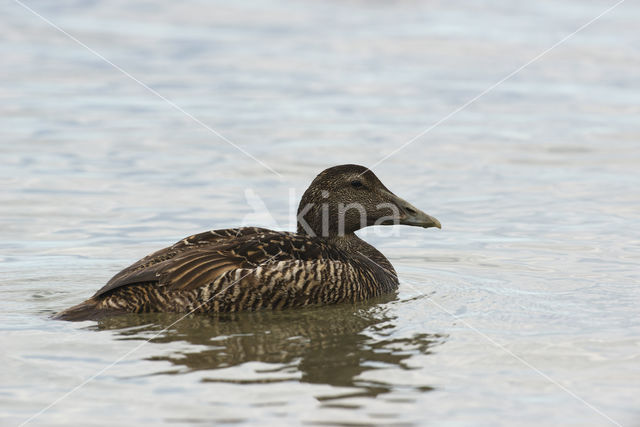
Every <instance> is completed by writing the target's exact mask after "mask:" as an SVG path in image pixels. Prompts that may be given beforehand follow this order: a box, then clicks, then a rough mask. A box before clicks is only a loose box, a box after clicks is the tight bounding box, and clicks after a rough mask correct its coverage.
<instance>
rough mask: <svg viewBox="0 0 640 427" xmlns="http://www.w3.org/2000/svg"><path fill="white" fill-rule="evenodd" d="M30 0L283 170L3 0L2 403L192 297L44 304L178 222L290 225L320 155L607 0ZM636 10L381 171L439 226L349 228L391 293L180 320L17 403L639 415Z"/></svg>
mask: <svg viewBox="0 0 640 427" xmlns="http://www.w3.org/2000/svg"><path fill="white" fill-rule="evenodd" d="M26 4H27V5H29V6H30V7H32V8H33V9H34V10H36V11H37V12H38V13H40V14H41V15H42V16H43V17H45V18H46V19H49V20H50V21H51V22H53V23H55V24H56V25H58V26H60V27H61V28H63V29H64V30H66V31H68V32H69V33H70V34H72V35H73V36H74V37H76V38H77V39H78V40H80V41H81V42H82V43H85V44H86V45H87V46H89V47H91V48H92V49H94V50H95V51H97V52H99V53H100V54H101V55H104V57H106V58H108V59H109V60H110V61H112V62H113V63H114V64H116V65H118V66H119V67H121V68H122V69H124V70H126V71H127V72H129V73H131V75H133V76H135V77H136V78H137V79H139V80H140V81H141V82H144V83H145V84H147V85H148V86H149V87H151V88H153V89H154V90H156V91H158V93H160V94H161V95H162V96H164V97H166V98H167V99H169V100H171V101H173V102H175V103H176V104H177V105H179V106H180V107H182V108H183V109H184V110H185V111H187V112H189V113H190V114H193V115H194V116H195V117H197V118H198V119H199V120H201V121H202V122H203V123H206V124H207V125H209V126H211V127H212V128H214V129H216V130H217V131H219V132H220V133H221V134H223V135H224V136H225V137H226V138H228V139H229V140H230V141H233V142H234V143H235V144H237V145H238V146H239V147H241V148H242V149H244V150H246V151H247V152H249V153H251V154H252V155H253V156H255V157H256V158H259V159H260V160H261V161H263V162H264V163H265V164H267V165H269V166H270V167H272V168H273V169H274V170H276V171H277V172H278V173H279V174H280V177H279V176H276V175H275V174H273V173H272V172H270V171H269V170H267V169H265V168H264V167H262V166H260V165H259V164H257V163H256V162H255V161H254V160H252V159H251V158H249V157H247V156H245V155H244V154H243V153H241V152H240V151H239V150H237V149H236V148H234V147H233V146H231V145H230V144H228V143H227V142H225V141H223V140H222V139H220V138H219V137H218V136H216V135H214V134H213V133H211V132H210V131H208V130H206V129H204V128H203V127H202V126H200V125H199V124H197V123H195V122H194V121H193V120H192V119H190V118H189V117H187V116H185V115H184V114H182V113H181V112H179V111H177V110H176V109H174V108H172V107H171V106H170V105H168V104H167V103H166V102H165V101H163V100H161V99H159V98H158V97H157V96H155V95H153V94H152V93H150V92H149V91H148V90H147V89H145V88H144V87H142V86H141V85H139V84H138V83H136V82H134V81H132V80H131V79H130V78H128V77H126V76H125V75H123V74H122V73H121V72H119V71H118V70H116V69H114V67H113V66H111V65H109V64H107V63H105V62H104V61H103V60H101V59H100V58H98V57H96V56H95V55H94V54H92V53H91V52H89V51H88V50H87V49H85V48H83V47H82V46H80V45H78V44H77V43H75V42H73V41H72V40H70V39H69V38H67V37H66V36H64V35H63V34H61V33H60V32H58V31H57V30H55V29H54V28H52V27H51V26H50V25H49V24H47V23H46V22H44V21H43V20H42V19H40V18H38V17H37V16H35V15H33V14H32V13H31V12H29V11H28V10H26V9H25V8H23V7H22V6H20V4H18V3H16V2H14V1H7V2H3V3H2V5H1V6H0V16H2V18H0V19H1V21H2V25H1V26H0V50H1V52H2V57H3V61H2V62H3V65H2V67H0V97H1V98H0V99H1V102H0V117H1V118H0V120H1V121H2V125H1V126H0V137H1V139H0V150H1V151H0V165H1V168H0V180H1V191H0V271H1V274H0V283H1V284H0V343H1V347H2V352H1V353H0V376H1V379H0V419H1V422H0V423H1V424H2V425H18V424H20V423H21V422H23V421H25V420H27V419H28V418H29V417H30V416H32V415H34V414H35V413H37V412H38V411H40V410H41V409H43V408H45V407H47V405H49V404H50V403H52V402H54V401H56V399H59V398H61V397H63V396H65V394H66V393H67V392H69V391H72V390H73V389H74V388H75V387H76V386H78V385H80V384H82V383H83V381H85V380H86V379H88V378H90V377H91V376H93V375H94V374H96V373H98V372H100V370H102V369H103V368H105V367H106V366H108V365H110V364H111V363H112V362H114V361H116V360H118V359H119V358H121V357H122V356H124V355H126V354H127V353H128V352H131V351H132V350H134V349H136V347H138V346H139V345H140V344H142V343H143V342H144V341H145V340H147V339H149V338H152V337H154V335H155V334H158V332H161V331H162V329H163V328H165V327H167V326H169V325H171V323H172V322H174V321H175V320H177V317H176V316H171V315H146V316H126V317H122V318H117V319H111V320H107V321H103V322H99V323H97V322H83V323H66V322H60V321H53V320H51V319H50V316H51V315H52V314H53V313H55V312H56V311H58V310H60V309H62V308H65V307H67V306H69V305H72V304H75V303H78V302H80V301H82V300H83V299H85V298H87V297H89V296H90V295H92V293H93V292H94V291H95V290H97V289H98V288H100V287H101V286H102V285H103V284H104V283H105V282H106V281H107V280H108V279H109V278H110V277H111V276H112V275H113V274H115V273H116V272H118V271H119V270H120V269H121V268H123V267H125V266H127V265H128V264H130V263H131V262H133V261H135V260H137V259H138V258H140V257H142V256H144V255H146V254H148V253H150V252H152V251H154V250H156V249H159V248H161V247H164V246H167V245H169V244H171V243H173V242H175V241H177V240H178V239H180V238H182V237H184V236H187V235H189V234H192V233H195V232H199V231H204V230H208V229H215V228H225V227H233V226H237V225H240V224H244V223H246V224H249V223H250V224H253V225H262V226H269V227H274V228H278V229H291V219H292V209H295V204H296V203H297V199H298V198H299V197H300V195H301V194H302V192H303V191H304V189H305V188H306V186H307V185H308V183H309V182H310V181H311V180H312V179H313V177H314V176H315V175H316V174H317V173H318V172H320V171H321V170H322V169H324V168H326V167H329V166H333V165H336V164H343V163H358V164H364V165H367V166H372V165H374V164H375V163H376V162H378V161H379V160H380V159H382V158H383V157H384V156H386V155H387V154H389V153H390V152H392V151H393V150H394V149H396V148H397V147H399V146H400V145H402V144H404V143H405V142H407V141H409V140H411V139H412V138H414V137H415V136H416V135H417V134H419V133H420V132H421V131H423V130H424V129H426V128H427V127H429V126H430V125H432V124H433V123H435V122H437V121H438V120H440V119H441V118H443V117H445V116H446V115H447V114H449V113H450V112H451V111H453V110H455V109H456V108H458V107H459V106H460V105H462V104H464V103H465V102H466V101H468V100H469V99H471V98H473V97H474V96H475V95H477V94H478V93H480V92H482V91H483V90H485V89H486V88H487V87H489V86H490V85H492V84H493V83H495V82H497V81H499V80H500V79H502V78H503V77H504V76H506V75H508V74H509V73H511V72H512V71H513V70H515V69H516V68H518V67H520V66H521V65H523V64H525V63H526V62H527V61H529V60H530V59H531V58H533V57H534V56H536V55H538V54H539V53H540V52H542V51H544V50H545V49H547V48H549V47H550V46H552V45H553V44H554V43H556V42H557V41H558V40H560V39H562V38H563V37H564V36H566V35H567V34H570V33H571V32H573V31H574V30H576V29H577V28H579V27H580V26H581V25H583V24H585V23H586V22H588V21H589V20H591V19H592V18H594V17H595V16H597V15H598V14H600V13H601V12H602V11H604V10H605V9H606V8H608V7H609V6H611V5H612V4H613V2H611V1H599V0H598V1H588V2H585V1H577V0H569V1H560V2H556V1H540V2H526V1H509V2H507V1H491V0H489V1H483V2H462V1H447V2H444V1H442V2H441V1H425V2H421V1H398V2H376V1H373V2H365V1H348V2H336V1H329V2H311V1H303V2H296V3H290V2H284V1H265V2H244V1H243V2H222V1H217V2H202V1H200V2H199V1H185V2H166V1H165V2H157V1H154V2H151V1H134V2H131V1H121V0H116V1H109V2H107V1H101V0H96V1H58V2H45V1H27V2H26ZM639 21H640V6H639V5H638V3H637V2H632V1H626V2H624V3H622V4H621V5H620V6H619V7H617V8H616V9H614V10H613V11H611V12H610V13H607V14H606V15H605V16H603V17H602V18H601V19H600V20H598V21H596V22H595V23H593V24H592V25H590V26H589V27H588V28H586V29H584V30H583V31H582V32H580V33H578V34H577V35H575V37H573V38H571V39H570V40H568V41H567V42H566V43H563V44H561V45H560V46H558V47H557V48H555V49H554V50H552V51H550V52H549V53H548V54H546V55H544V56H543V57H542V58H540V59H539V60H538V61H536V62H534V63H532V64H531V65H530V66H528V67H526V68H525V69H524V70H522V71H521V72H519V73H518V74H517V75H515V76H514V77H513V78H511V79H509V80H507V81H505V82H504V83H503V84H501V85H500V86H498V87H497V88H495V89H494V90H492V91H491V92H489V93H487V94H486V95H485V96H483V97H482V98H480V99H479V100H478V101H477V102H474V103H473V104H472V105H470V106H468V107H467V108H465V109H463V110H462V111H460V112H459V113H457V114H455V115H454V116H452V117H451V118H449V119H448V120H446V121H445V122H443V123H442V124H440V125H439V126H438V127H436V128H434V129H433V130H431V131H430V132H428V133H427V134H426V135H424V136H422V137H421V138H419V139H417V140H416V141H415V142H413V143H411V144H410V145H408V146H407V147H406V148H404V149H402V150H400V151H398V152H397V153H396V154H394V155H393V156H391V157H389V158H388V159H387V160H385V161H384V162H382V163H381V164H379V165H376V166H375V167H374V168H373V170H374V172H375V173H376V174H377V175H378V176H379V177H380V179H381V180H382V181H383V182H384V183H385V184H386V185H387V186H388V187H389V188H390V189H391V190H392V191H394V192H395V193H396V194H398V195H400V196H401V197H404V198H406V199H407V200H409V201H410V202H411V203H413V204H414V205H416V206H417V207H419V208H421V209H424V210H425V211H426V212H428V213H430V214H432V215H434V216H436V217H437V218H439V219H440V220H441V221H442V223H443V230H441V231H440V230H433V229H430V230H423V229H415V228H410V227H395V228H381V229H379V230H365V231H364V232H362V233H360V234H361V235H362V236H363V237H364V238H365V239H366V240H368V241H369V242H371V243H373V244H374V245H376V246H377V247H378V248H380V249H381V250H382V251H383V252H384V253H385V254H386V255H387V257H388V258H389V259H390V260H391V261H392V262H393V264H394V265H395V267H396V269H397V270H398V272H399V275H400V277H401V285H400V288H399V291H398V293H397V295H392V296H389V297H388V298H384V299H381V300H378V301H371V302H368V303H363V304H359V305H356V306H352V305H349V304H347V305H342V306H335V307H324V308H313V309H309V310H298V311H286V312H281V313H258V314H241V315H237V316H227V317H224V316H223V317H219V318H216V317H206V316H194V317H190V318H187V319H185V320H183V321H181V322H179V323H177V324H176V325H174V326H170V327H169V329H168V330H167V331H165V332H161V333H160V334H159V335H158V336H157V337H155V338H154V339H152V340H151V342H149V343H147V344H145V345H143V346H142V347H140V348H138V349H136V350H135V351H133V352H131V353H130V354H128V355H126V357H124V359H123V360H122V361H120V362H119V363H118V364H116V365H115V366H112V367H110V368H109V369H108V370H106V371H104V372H103V373H101V374H100V375H99V376H97V377H96V378H94V379H93V380H91V381H90V382H88V383H87V384H86V385H84V386H82V387H81V388H79V389H77V390H75V391H73V392H72V393H71V394H69V395H68V396H66V397H65V398H64V399H63V400H60V401H59V402H58V403H57V404H55V405H54V406H52V407H50V408H49V409H48V410H46V412H44V413H42V414H40V415H39V416H38V417H37V418H34V419H32V420H31V421H30V422H29V424H28V425H85V426H93V425H96V426H97V425H117V424H120V425H149V426H151V425H159V424H167V425H212V424H227V423H228V424H235V423H238V424H260V425H298V424H318V425H370V424H380V425H446V426H461V425H479V426H489V425H491V426H494V425H505V426H512V425H563V426H567V425H572V426H585V425H588V426H600V425H602V426H604V425H614V424H615V423H618V424H620V425H625V426H626V425H640V424H639V423H640V409H639V408H640V398H639V397H638V396H640V316H639V314H640V310H639V303H640V290H639V289H640V283H639V268H638V267H639V265H638V264H639V261H640V192H639V190H638V188H639V184H640V73H639V70H640V32H639V31H638V26H637V25H638V24H637V23H638V22H639ZM581 399H582V400H581ZM598 411H600V413H599V412H598Z"/></svg>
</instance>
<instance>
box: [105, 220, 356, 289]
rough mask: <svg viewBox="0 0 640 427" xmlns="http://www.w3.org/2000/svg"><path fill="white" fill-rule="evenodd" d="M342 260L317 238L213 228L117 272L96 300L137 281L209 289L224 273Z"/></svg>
mask: <svg viewBox="0 0 640 427" xmlns="http://www.w3.org/2000/svg"><path fill="white" fill-rule="evenodd" d="M334 258H335V259H336V260H342V259H343V258H344V254H342V251H338V250H336V249H335V248H330V247H328V246H327V245H326V244H324V243H323V242H320V241H319V240H318V239H314V238H310V237H307V236H302V235H299V234H295V233H286V232H279V231H272V230H268V229H265V228H255V227H244V228H230V229H224V230H212V231H207V232H204V233H200V234H196V235H193V236H189V237H187V238H185V239H182V240H180V241H179V242H177V243H175V244H174V245H172V246H169V247H167V248H164V249H161V250H159V251H157V252H154V253H152V254H151V255H148V256H146V257H144V258H142V259H141V260H139V261H138V262H136V263H134V264H132V265H131V266H129V267H127V268H125V269H124V270H122V271H121V272H119V273H118V274H116V275H115V276H114V277H113V278H112V279H111V280H109V282H107V284H106V285H105V286H104V287H103V288H101V289H100V290H98V292H96V294H95V295H94V296H93V297H94V298H95V297H99V296H101V295H104V294H106V293H108V292H110V291H113V290H114V289H118V288H121V287H124V286H129V285H134V284H137V283H148V282H154V283H156V284H157V285H158V286H162V287H166V288H167V290H171V291H187V290H192V289H196V288H199V287H201V286H206V285H208V284H210V283H211V282H213V281H214V280H215V279H216V278H218V277H220V276H221V275H223V274H224V273H226V272H228V271H230V270H235V269H241V268H256V267H258V266H260V265H264V264H268V263H275V262H280V261H287V260H311V259H318V260H321V259H334Z"/></svg>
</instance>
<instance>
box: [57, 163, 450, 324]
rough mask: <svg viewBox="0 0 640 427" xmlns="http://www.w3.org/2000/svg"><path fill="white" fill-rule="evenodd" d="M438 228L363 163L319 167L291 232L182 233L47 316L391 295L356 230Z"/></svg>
mask: <svg viewBox="0 0 640 427" xmlns="http://www.w3.org/2000/svg"><path fill="white" fill-rule="evenodd" d="M391 224H405V225H413V226H419V227H424V228H428V227H438V228H441V226H440V222H439V221H438V220H437V219H435V218H434V217H432V216H430V215H427V214H426V213H424V212H422V211H421V210H419V209H417V208H416V207H414V206H413V205H411V204H410V203H408V202H406V201H405V200H403V199H401V198H400V197H398V196H396V195H395V194H393V193H392V192H391V191H389V190H388V189H387V188H386V187H385V186H384V185H383V184H382V182H380V180H379V179H378V178H377V177H376V176H375V175H374V174H373V172H371V171H370V170H369V169H367V168H366V167H364V166H358V165H342V166H335V167H332V168H329V169H326V170H324V171H323V172H321V173H320V174H319V175H318V176H317V177H316V178H315V179H314V180H313V182H312V183H311V185H310V186H309V188H308V189H307V190H306V191H305V192H304V194H303V196H302V200H301V201H300V205H299V207H298V215H297V232H296V233H291V232H282V231H273V230H268V229H265V228H257V227H243V228H230V229H222V230H212V231H207V232H204V233H200V234H195V235H193V236H189V237H187V238H185V239H182V240H180V241H179V242H177V243H176V244H174V245H173V246H170V247H168V248H164V249H161V250H159V251H157V252H154V253H152V254H151V255H148V256H146V257H144V258H142V259H141V260H140V261H138V262H136V263H134V264H132V265H131V266H129V267H127V268H125V269H124V270H122V271H121V272H119V273H118V274H116V275H115V276H113V278H112V279H111V280H109V282H107V284H106V285H105V286H104V287H103V288H102V289H100V290H99V291H98V292H96V293H95V295H93V296H92V297H91V298H89V299H88V300H87V301H85V302H83V303H81V304H78V305H76V306H74V307H71V308H68V309H66V310H64V311H62V312H60V313H58V314H57V315H56V316H55V317H56V318H57V319H61V320H73V321H78V320H96V319H100V318H103V317H106V316H113V315H117V314H124V313H143V312H175V313H219V312H235V311H256V310H264V309H273V310H280V309H284V308H291V307H304V306H307V305H311V304H337V303H341V302H356V301H362V300H365V299H367V298H371V297H374V296H378V295H381V294H383V293H387V292H392V291H393V290H395V289H397V287H398V277H397V275H396V272H395V270H394V268H393V266H392V265H391V263H390V262H389V260H387V258H386V257H385V256H384V255H383V254H382V253H380V252H379V251H378V250H377V249H376V248H374V247H373V246H371V245H369V244H368V243H366V242H365V241H364V240H362V239H360V238H359V237H358V236H356V235H355V233H354V232H355V231H357V230H359V229H361V228H363V227H366V226H369V225H391Z"/></svg>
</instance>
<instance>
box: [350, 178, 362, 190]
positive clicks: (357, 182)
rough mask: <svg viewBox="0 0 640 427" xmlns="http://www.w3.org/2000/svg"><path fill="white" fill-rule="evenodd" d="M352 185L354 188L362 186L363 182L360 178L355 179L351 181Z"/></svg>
mask: <svg viewBox="0 0 640 427" xmlns="http://www.w3.org/2000/svg"><path fill="white" fill-rule="evenodd" d="M351 186H352V187H354V188H360V187H362V182H361V181H360V180H358V179H354V180H353V181H351Z"/></svg>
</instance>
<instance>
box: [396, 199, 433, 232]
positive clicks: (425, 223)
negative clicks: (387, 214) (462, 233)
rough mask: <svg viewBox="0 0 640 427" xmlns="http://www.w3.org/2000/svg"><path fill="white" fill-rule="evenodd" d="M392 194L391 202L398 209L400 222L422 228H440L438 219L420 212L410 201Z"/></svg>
mask: <svg viewBox="0 0 640 427" xmlns="http://www.w3.org/2000/svg"><path fill="white" fill-rule="evenodd" d="M392 196H393V203H394V204H395V205H396V206H397V207H398V210H399V211H400V218H399V221H398V222H399V223H400V224H404V225H412V226H415V227H423V228H431V227H437V228H442V225H441V224H440V221H438V220H437V219H436V218H434V217H432V216H431V215H429V214H427V213H425V212H422V211H421V210H420V209H418V208H416V207H415V206H413V205H412V204H411V203H409V202H407V201H406V200H404V199H402V198H400V197H398V196H396V195H395V194H392Z"/></svg>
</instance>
